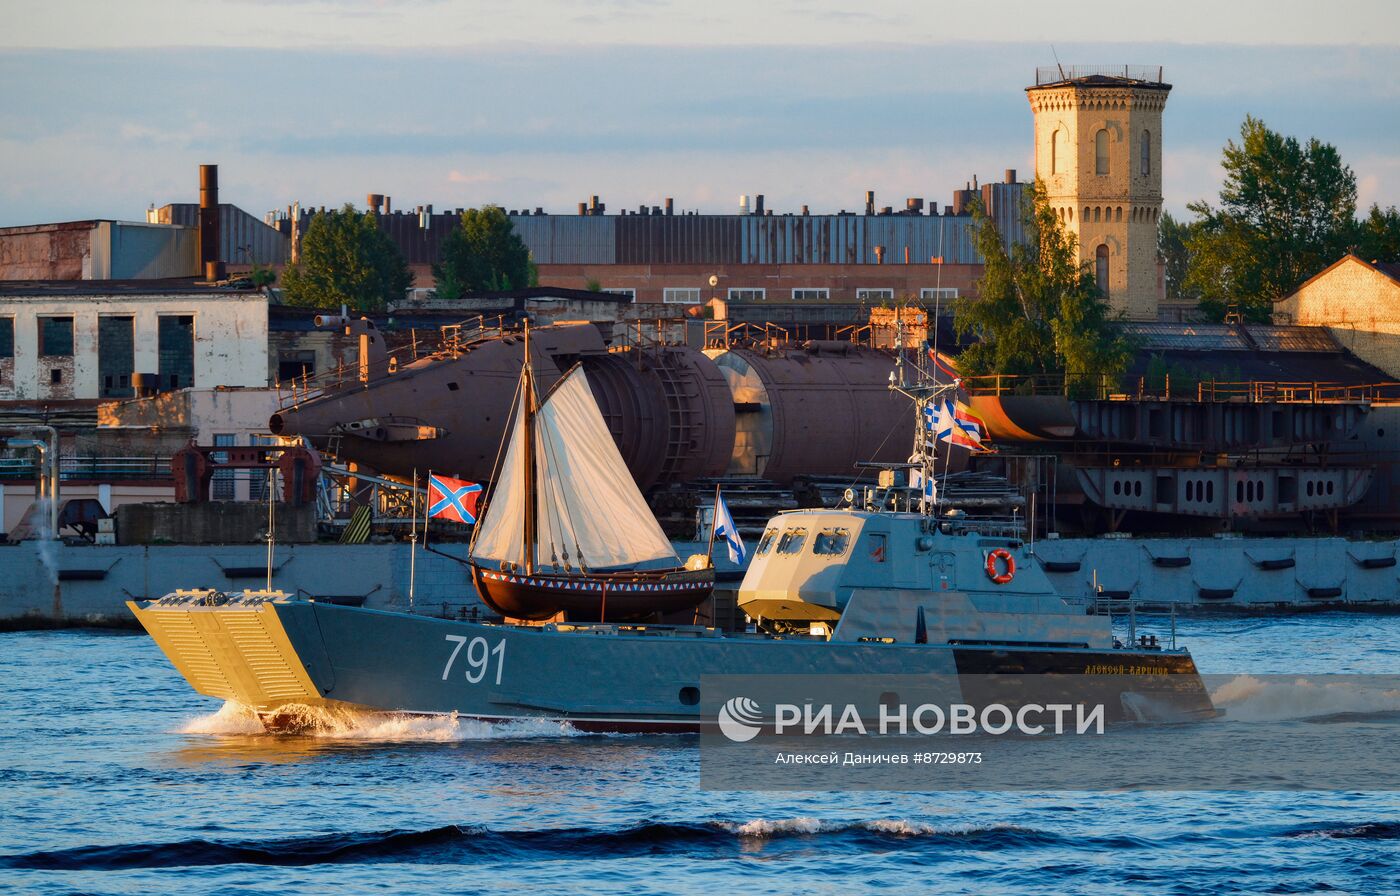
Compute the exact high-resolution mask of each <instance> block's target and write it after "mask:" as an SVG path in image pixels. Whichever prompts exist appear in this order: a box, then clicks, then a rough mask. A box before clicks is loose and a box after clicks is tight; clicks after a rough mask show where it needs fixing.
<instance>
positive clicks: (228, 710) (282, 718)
mask: <svg viewBox="0 0 1400 896" xmlns="http://www.w3.org/2000/svg"><path fill="white" fill-rule="evenodd" d="M276 717H277V729H278V730H277V732H276V734H277V735H300V736H303V737H315V738H322V739H326V740H337V741H362V742H365V743H453V742H457V741H471V740H517V739H524V738H554V737H578V736H583V735H584V734H585V732H581V731H579V730H578V729H576V728H574V727H573V726H572V725H570V724H568V723H567V722H557V721H550V720H547V719H539V720H521V721H511V722H485V721H481V720H479V719H467V718H462V717H460V716H458V715H456V714H455V713H452V714H447V715H431V716H427V715H424V716H420V715H409V714H404V713H371V712H356V711H354V710H351V709H343V708H339V707H336V708H330V707H324V706H305V705H301V704H292V705H288V706H283V707H280V708H279V709H278V710H277V711H276ZM177 730H178V733H180V734H213V735H244V736H247V735H268V736H274V735H272V734H270V733H269V732H268V731H267V729H266V727H265V726H264V725H263V723H262V721H261V720H260V719H259V718H258V715H257V713H256V712H255V711H254V710H253V709H252V708H251V707H248V706H244V705H243V704H240V703H236V702H234V701H232V700H230V701H228V702H226V703H225V704H224V705H223V706H222V707H220V708H219V710H218V711H217V712H213V713H209V714H208V715H203V716H199V717H197V718H194V719H191V720H190V721H189V722H187V723H185V724H184V725H183V726H181V727H180V728H179V729H177Z"/></svg>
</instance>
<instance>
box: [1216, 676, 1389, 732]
mask: <svg viewBox="0 0 1400 896" xmlns="http://www.w3.org/2000/svg"><path fill="white" fill-rule="evenodd" d="M1383 681H1384V682H1385V683H1384V684H1381V683H1374V684H1371V683H1368V682H1366V681H1365V680H1364V679H1363V678H1362V677H1360V676H1355V677H1348V678H1347V679H1346V680H1339V681H1327V680H1323V681H1313V680H1309V679H1307V678H1301V677H1300V678H1295V679H1292V680H1287V681H1285V680H1279V679H1277V678H1273V679H1262V678H1256V677H1254V676H1252V675H1239V676H1236V677H1235V678H1232V679H1230V680H1229V681H1227V682H1225V683H1224V684H1222V685H1220V686H1219V687H1217V688H1216V689H1215V690H1214V691H1212V692H1211V695H1210V697H1211V701H1212V702H1213V703H1214V704H1215V705H1216V707H1218V708H1220V709H1223V710H1225V712H1226V715H1225V720H1226V721H1230V722H1284V721H1292V720H1301V719H1323V718H1327V717H1340V718H1346V719H1352V720H1354V719H1356V718H1358V717H1372V716H1385V715H1390V714H1394V713H1400V689H1396V688H1395V687H1393V686H1390V687H1387V686H1386V685H1393V683H1394V679H1393V678H1392V677H1390V676H1385V677H1384V679H1383Z"/></svg>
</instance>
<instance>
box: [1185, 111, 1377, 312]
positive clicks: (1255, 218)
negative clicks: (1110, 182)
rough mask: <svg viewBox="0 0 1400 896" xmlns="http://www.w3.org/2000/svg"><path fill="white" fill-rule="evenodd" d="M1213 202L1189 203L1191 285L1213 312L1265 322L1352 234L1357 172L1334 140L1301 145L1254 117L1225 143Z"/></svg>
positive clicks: (1347, 245)
mask: <svg viewBox="0 0 1400 896" xmlns="http://www.w3.org/2000/svg"><path fill="white" fill-rule="evenodd" d="M1223 164H1224V168H1225V183H1224V185H1223V186H1222V187H1221V190H1220V206H1219V208H1216V207H1213V206H1211V205H1210V204H1209V203H1208V202H1205V201H1201V202H1194V203H1192V204H1191V205H1190V206H1188V208H1190V210H1191V211H1192V212H1193V213H1194V214H1196V216H1197V220H1196V221H1195V222H1193V224H1192V225H1191V226H1192V232H1191V234H1190V237H1189V238H1188V239H1187V240H1186V248H1187V250H1188V252H1189V253H1190V256H1191V260H1190V269H1189V272H1188V274H1187V277H1186V284H1185V285H1186V288H1187V290H1188V291H1194V292H1196V293H1197V294H1198V295H1199V296H1200V298H1201V306H1202V307H1203V308H1204V309H1206V310H1207V312H1208V313H1210V314H1212V315H1213V316H1214V317H1216V318H1217V319H1219V318H1220V317H1222V316H1223V315H1224V314H1225V313H1226V311H1227V309H1229V308H1230V307H1232V306H1233V307H1235V308H1238V310H1239V311H1240V312H1241V313H1242V314H1243V315H1244V316H1245V318H1246V319H1248V320H1256V321H1261V320H1268V319H1269V316H1270V314H1271V313H1272V311H1273V302H1274V301H1275V300H1276V299H1279V298H1282V297H1283V296H1285V295H1288V294H1289V293H1290V292H1292V291H1293V290H1294V289H1295V288H1296V287H1297V286H1298V285H1299V284H1300V283H1302V282H1303V281H1304V280H1306V279H1307V278H1308V277H1311V276H1312V275H1313V274H1316V273H1317V272H1318V271H1320V270H1322V269H1323V268H1325V267H1326V266H1327V265H1329V264H1331V263H1332V262H1334V261H1336V260H1337V259H1338V258H1340V257H1341V256H1342V255H1343V254H1344V253H1345V252H1346V251H1347V250H1348V249H1349V248H1350V246H1351V245H1352V243H1353V240H1354V239H1355V236H1356V176H1355V175H1354V174H1353V173H1352V171H1351V169H1350V168H1349V167H1347V166H1346V165H1344V164H1342V159H1341V156H1340V155H1338V153H1337V148H1336V147H1335V146H1332V145H1331V144H1330V143H1322V142H1321V141H1319V140H1318V139H1317V138H1316V137H1313V138H1310V139H1309V140H1308V142H1307V143H1300V142H1299V141H1298V140H1297V139H1296V138H1294V137H1285V136H1283V135H1282V134H1279V133H1277V132H1275V131H1271V130H1269V128H1268V127H1266V126H1265V125H1264V122H1262V121H1260V120H1259V119H1257V118H1254V117H1253V116H1247V117H1246V118H1245V120H1244V124H1243V125H1241V126H1240V142H1239V143H1238V144H1236V143H1235V141H1233V140H1231V141H1229V142H1228V143H1226V145H1225V150H1224V160H1223Z"/></svg>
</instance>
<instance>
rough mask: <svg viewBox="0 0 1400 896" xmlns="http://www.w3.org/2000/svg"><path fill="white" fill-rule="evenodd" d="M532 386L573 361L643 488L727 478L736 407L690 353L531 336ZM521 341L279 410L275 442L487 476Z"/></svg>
mask: <svg viewBox="0 0 1400 896" xmlns="http://www.w3.org/2000/svg"><path fill="white" fill-rule="evenodd" d="M531 354H532V356H533V357H534V370H535V377H536V382H537V383H538V384H539V386H540V388H541V390H542V391H543V390H548V389H549V388H550V387H551V386H552V385H553V384H554V383H555V382H556V381H557V380H558V379H559V378H560V377H561V376H562V375H563V374H564V372H566V371H567V370H568V369H569V368H570V367H572V366H573V365H574V364H575V363H579V364H582V365H583V367H584V370H585V371H586V372H587V373H588V378H589V385H590V387H591V389H592V391H593V397H594V399H595V400H596V401H597V402H598V408H599V410H600V411H601V412H602V415H603V420H604V422H605V423H606V424H607V426H608V430H609V432H610V433H611V434H612V436H613V439H614V440H615V441H616V443H617V446H618V450H619V451H620V453H621V454H622V457H623V460H624V461H625V462H626V464H627V467H628V469H629V470H630V471H631V473H632V475H633V478H634V479H636V481H637V483H638V485H639V486H641V487H642V488H644V489H645V488H649V487H651V486H652V485H655V484H656V483H657V482H659V481H674V480H683V479H693V478H698V477H702V476H713V475H718V474H720V473H722V472H723V471H724V468H725V466H726V464H727V463H728V460H729V454H730V450H731V446H732V445H733V441H734V410H733V404H732V402H731V400H730V396H729V390H728V388H727V386H726V385H725V380H724V377H723V375H722V374H721V373H720V372H719V371H718V369H717V368H715V366H714V364H713V363H712V362H711V361H710V360H709V359H708V358H706V357H705V356H704V355H703V354H701V353H700V352H698V351H695V350H694V349H689V348H686V347H684V346H678V347H661V348H656V349H648V350H646V351H642V352H634V351H623V352H609V351H608V348H607V345H606V343H605V342H604V341H603V339H602V336H601V334H599V332H598V330H597V328H596V327H594V326H592V325H584V326H557V327H541V328H539V329H537V330H534V331H533V332H532V335H531ZM522 358H523V343H522V340H521V339H520V337H519V336H514V335H507V336H505V337H503V338H494V339H486V340H481V341H479V342H475V343H472V344H471V345H468V346H466V347H464V348H462V349H460V350H458V351H457V352H456V353H454V354H451V355H446V356H444V357H441V358H436V359H431V360H426V361H420V362H417V363H415V364H412V365H410V366H408V367H406V368H404V369H402V370H400V371H397V372H395V373H390V374H388V375H386V376H383V377H380V378H378V379H374V380H371V381H369V382H365V383H358V382H357V383H352V384H351V385H349V386H346V387H342V388H339V389H336V390H334V391H329V392H326V393H323V394H321V395H318V396H316V397H314V398H312V399H310V400H308V401H304V402H301V403H299V404H295V405H292V406H289V407H286V408H283V409H282V410H280V411H279V412H278V413H276V414H274V415H273V417H272V419H271V420H270V421H269V426H270V428H271V430H272V432H273V433H275V434H277V435H288V436H291V435H301V436H305V437H307V438H309V439H311V440H312V442H313V443H314V444H316V445H317V446H318V447H321V448H327V447H331V446H332V443H334V446H333V447H334V453H335V454H336V455H337V456H338V457H340V458H342V459H344V460H347V461H350V462H353V463H356V464H361V465H364V466H366V467H369V468H372V469H374V470H376V471H379V472H381V473H384V474H387V475H391V476H401V477H404V478H407V477H409V476H411V475H412V473H413V471H414V470H417V471H418V472H419V473H423V472H425V471H427V470H433V471H435V472H441V473H444V474H447V475H453V476H456V477H459V478H463V479H471V480H483V479H490V478H491V474H492V472H493V468H494V466H495V462H496V458H497V454H498V452H499V450H500V445H501V438H502V434H503V433H504V432H505V429H506V424H507V422H508V421H509V418H510V413H511V409H512V408H513V407H514V397H515V390H516V387H517V384H518V383H519V380H520V364H521V361H522Z"/></svg>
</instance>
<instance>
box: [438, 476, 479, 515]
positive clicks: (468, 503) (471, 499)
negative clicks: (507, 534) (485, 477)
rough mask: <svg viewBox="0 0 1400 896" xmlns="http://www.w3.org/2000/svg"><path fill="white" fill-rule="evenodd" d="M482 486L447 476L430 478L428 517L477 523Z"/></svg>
mask: <svg viewBox="0 0 1400 896" xmlns="http://www.w3.org/2000/svg"><path fill="white" fill-rule="evenodd" d="M480 500H481V484H480V483H477V482H467V481H466V480H465V479H452V478H450V477H447V476H431V475H430V476H429V477H428V516H433V517H442V518H443V519H449V520H455V521H456V522H459V523H468V524H470V523H475V522H476V508H477V503H478V502H479V501H480Z"/></svg>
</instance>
